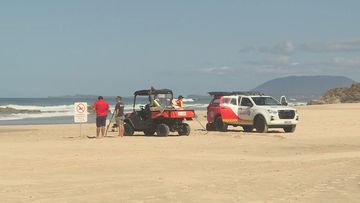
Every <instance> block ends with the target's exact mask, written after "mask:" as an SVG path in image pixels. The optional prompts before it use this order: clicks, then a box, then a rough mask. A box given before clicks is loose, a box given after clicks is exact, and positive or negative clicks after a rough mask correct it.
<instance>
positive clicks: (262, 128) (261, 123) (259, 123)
mask: <svg viewBox="0 0 360 203" xmlns="http://www.w3.org/2000/svg"><path fill="white" fill-rule="evenodd" d="M254 124H255V125H254V126H255V129H256V132H259V133H266V132H267V131H268V125H267V123H266V120H265V118H264V117H263V116H257V117H256V119H255V123H254Z"/></svg>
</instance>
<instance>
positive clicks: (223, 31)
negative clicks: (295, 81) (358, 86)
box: [0, 0, 360, 98]
mask: <svg viewBox="0 0 360 203" xmlns="http://www.w3.org/2000/svg"><path fill="white" fill-rule="evenodd" d="M359 8H360V1H357V0H354V1H350V0H343V1H338V0H317V1H310V0H297V1H296V0H272V1H265V0H263V1H258V0H243V1H241V0H238V1H237V0H197V1H193V0H181V1H180V0H178V1H175V0H151V1H147V0H129V1H121V0H113V1H112V0H61V1H46V0H23V1H20V0H1V1H0V73H1V80H0V97H2V98H4V97H47V96H59V95H74V94H92V95H104V96H110V95H122V96H131V95H132V94H133V92H134V91H136V90H139V89H148V88H150V86H154V87H155V88H170V89H173V91H174V93H175V95H178V94H182V95H189V94H200V95H206V94H207V92H209V91H228V90H229V91H230V90H250V89H252V88H255V87H256V86H258V85H260V84H262V83H264V82H266V81H268V80H271V79H274V78H278V77H285V76H290V75H340V76H346V77H349V78H351V79H353V80H355V81H360V55H359V54H360V26H359V25H358V23H359V22H360V12H359Z"/></svg>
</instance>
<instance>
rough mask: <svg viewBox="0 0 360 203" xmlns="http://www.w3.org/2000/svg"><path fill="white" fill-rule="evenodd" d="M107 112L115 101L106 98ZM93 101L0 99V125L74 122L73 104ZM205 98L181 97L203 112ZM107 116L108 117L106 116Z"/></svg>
mask: <svg viewBox="0 0 360 203" xmlns="http://www.w3.org/2000/svg"><path fill="white" fill-rule="evenodd" d="M105 100H107V101H108V102H109V103H110V109H111V111H113V110H114V107H115V98H114V97H109V98H106V97H105ZM95 101H96V98H0V125H27V124H69V123H74V103H75V102H87V104H88V106H91V105H92V104H93V103H94V102H95ZM209 101H210V97H209V98H206V97H205V98H185V99H184V104H185V106H186V108H188V109H194V110H205V109H206V107H207V105H208V104H209ZM123 102H124V103H125V112H131V111H132V110H133V98H132V97H126V98H123ZM146 103H147V102H146V99H145V98H139V99H138V100H137V105H136V107H135V108H139V106H140V105H145V104H146ZM109 117H110V116H109ZM88 122H89V123H93V122H95V115H94V114H93V113H89V115H88Z"/></svg>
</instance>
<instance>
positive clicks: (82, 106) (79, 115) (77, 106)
mask: <svg viewBox="0 0 360 203" xmlns="http://www.w3.org/2000/svg"><path fill="white" fill-rule="evenodd" d="M74 111H75V114H74V122H75V123H86V122H87V114H88V111H87V103H86V102H75V103H74Z"/></svg>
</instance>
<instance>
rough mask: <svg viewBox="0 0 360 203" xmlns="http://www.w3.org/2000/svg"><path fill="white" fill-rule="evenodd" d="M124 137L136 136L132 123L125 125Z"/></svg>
mask: <svg viewBox="0 0 360 203" xmlns="http://www.w3.org/2000/svg"><path fill="white" fill-rule="evenodd" d="M124 135H125V136H130V135H134V128H133V127H132V126H131V125H130V123H125V125H124Z"/></svg>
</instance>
